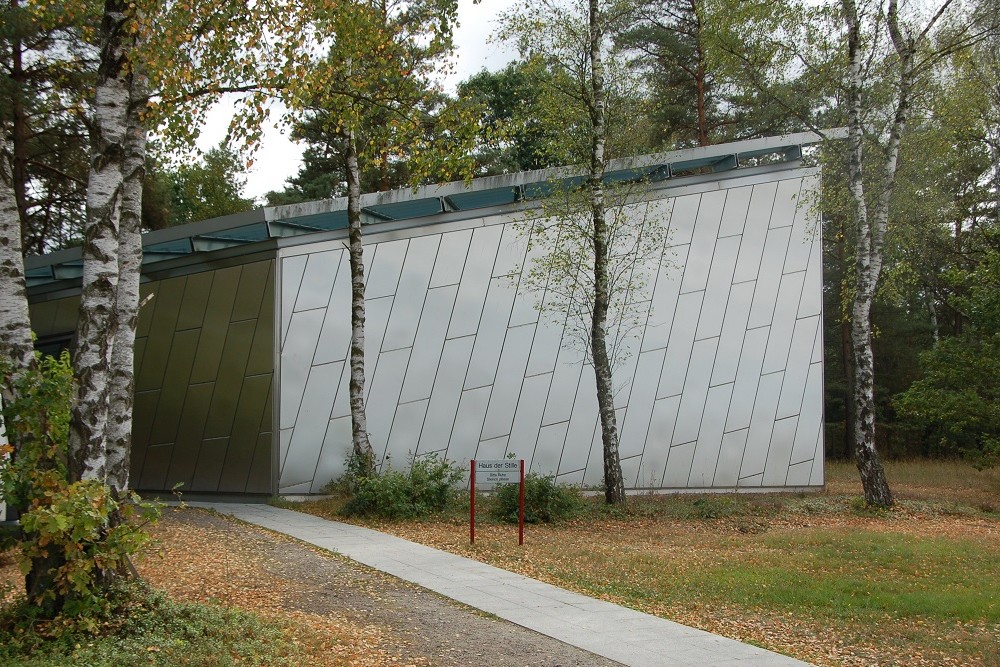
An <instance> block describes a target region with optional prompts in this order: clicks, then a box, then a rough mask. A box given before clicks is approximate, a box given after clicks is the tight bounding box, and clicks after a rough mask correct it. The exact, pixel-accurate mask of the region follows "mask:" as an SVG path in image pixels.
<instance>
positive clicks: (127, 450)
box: [106, 73, 146, 492]
mask: <svg viewBox="0 0 1000 667" xmlns="http://www.w3.org/2000/svg"><path fill="white" fill-rule="evenodd" d="M131 88H132V90H131V103H130V105H129V111H128V122H127V128H126V137H125V160H124V169H123V171H124V185H123V191H122V210H121V223H120V227H119V230H118V233H119V245H118V292H117V302H116V308H115V320H116V323H117V331H116V334H115V340H114V346H113V349H112V353H111V378H110V388H109V391H108V423H107V437H106V450H107V464H106V465H107V484H108V486H110V487H112V488H113V489H116V490H117V491H118V492H124V491H125V490H127V489H128V483H129V464H130V462H131V453H132V406H133V403H134V393H135V392H134V390H135V372H134V370H135V330H136V325H137V324H138V322H139V278H140V273H141V270H142V230H141V221H142V182H143V178H144V176H145V171H146V169H145V164H146V128H145V126H144V125H143V123H142V120H141V118H140V117H139V116H140V113H141V112H142V110H143V108H145V104H146V90H145V80H144V78H143V77H142V76H141V75H140V74H138V73H133V75H132V86H131Z"/></svg>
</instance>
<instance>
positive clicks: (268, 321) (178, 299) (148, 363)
mask: <svg viewBox="0 0 1000 667" xmlns="http://www.w3.org/2000/svg"><path fill="white" fill-rule="evenodd" d="M303 267H304V264H303ZM274 285H275V275H274V261H268V260H265V261H256V262H250V263H247V264H243V265H237V266H232V267H228V268H222V269H217V270H210V271H202V272H199V273H192V274H189V275H182V276H176V277H170V278H166V279H163V280H152V281H149V282H146V283H143V285H142V295H143V296H146V295H150V294H152V296H153V298H152V300H151V301H149V302H148V303H147V304H146V305H145V306H144V307H143V309H142V311H141V313H140V317H139V324H138V328H137V338H136V356H135V367H136V395H135V409H134V422H133V445H132V471H131V485H132V486H133V487H134V488H136V489H138V490H151V491H162V490H169V489H171V488H173V486H174V485H175V484H178V483H180V484H181V485H182V486H181V487H180V488H181V491H184V492H192V491H193V492H211V493H216V492H223V493H260V494H270V493H272V492H273V491H274V489H273V483H274V481H273V474H272V472H273V469H274V465H273V462H272V454H273V449H274V447H273V444H272V442H273V438H272V437H271V421H272V420H271V412H272V386H271V385H272V379H273V375H274V373H273V369H274V342H273V339H274V304H275V298H274ZM296 288H298V285H296ZM77 304H79V298H78V297H68V298H65V299H59V300H52V301H39V302H38V303H34V304H32V306H31V314H32V323H33V325H34V327H35V330H36V332H37V333H38V334H39V336H52V335H59V334H66V336H67V338H68V337H69V336H71V335H72V332H73V329H74V328H75V326H76V320H75V317H76V308H77ZM324 305H325V302H324ZM64 313H71V314H72V317H66V316H63V317H61V318H58V317H57V315H60V314H64ZM310 362H311V358H310V359H307V360H305V365H306V369H305V371H304V372H303V373H304V374H308V373H309V363H310ZM293 421H294V415H293ZM321 421H322V423H323V424H324V425H325V421H326V420H325V419H323V420H321ZM314 472H315V464H314V465H313V468H311V469H310V471H309V477H310V479H311V478H312V476H313V474H314Z"/></svg>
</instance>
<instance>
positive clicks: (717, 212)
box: [681, 190, 726, 294]
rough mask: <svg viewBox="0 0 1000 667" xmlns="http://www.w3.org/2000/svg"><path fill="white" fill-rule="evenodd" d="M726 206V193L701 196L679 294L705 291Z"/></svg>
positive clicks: (718, 192)
mask: <svg viewBox="0 0 1000 667" xmlns="http://www.w3.org/2000/svg"><path fill="white" fill-rule="evenodd" d="M725 204H726V191H725V190H718V191H716V192H706V193H705V194H703V195H702V196H701V206H699V208H698V222H697V224H696V225H695V228H694V236H693V238H692V239H691V252H690V253H689V254H688V260H687V263H686V264H685V265H684V282H683V283H682V284H681V294H684V293H685V292H694V291H697V290H703V289H705V286H706V285H707V284H708V273H709V270H710V269H711V267H712V254H713V251H714V250H715V243H716V240H717V238H718V235H719V224H720V223H721V222H722V209H723V207H724V206H725Z"/></svg>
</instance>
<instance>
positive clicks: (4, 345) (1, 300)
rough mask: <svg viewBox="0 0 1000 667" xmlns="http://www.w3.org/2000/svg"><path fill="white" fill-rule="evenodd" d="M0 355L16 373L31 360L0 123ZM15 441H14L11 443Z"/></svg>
mask: <svg viewBox="0 0 1000 667" xmlns="http://www.w3.org/2000/svg"><path fill="white" fill-rule="evenodd" d="M0 356H2V357H3V358H4V359H6V360H8V361H10V362H11V364H12V366H13V368H12V370H13V371H14V372H15V373H17V372H19V371H21V370H24V369H27V368H30V367H31V366H32V365H33V364H34V361H35V356H34V345H33V343H32V340H31V322H30V321H29V319H28V297H27V294H26V292H25V284H24V259H23V257H22V254H21V221H20V217H19V216H18V213H17V202H16V199H15V197H14V189H13V183H12V177H11V170H10V164H9V163H8V161H7V137H6V134H5V131H4V129H3V127H2V126H0ZM11 390H12V385H11V383H10V381H9V378H3V382H2V394H3V398H5V399H6V400H8V401H9V400H11V399H12V398H13V395H12V394H11ZM15 444H16V443H15Z"/></svg>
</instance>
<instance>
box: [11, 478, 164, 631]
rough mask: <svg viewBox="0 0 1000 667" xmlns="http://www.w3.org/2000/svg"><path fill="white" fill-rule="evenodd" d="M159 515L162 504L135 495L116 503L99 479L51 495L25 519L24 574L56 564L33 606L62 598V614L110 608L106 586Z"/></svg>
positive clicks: (78, 614)
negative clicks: (147, 525)
mask: <svg viewBox="0 0 1000 667" xmlns="http://www.w3.org/2000/svg"><path fill="white" fill-rule="evenodd" d="M158 516H159V508H158V506H156V505H152V504H149V503H143V502H142V501H141V500H140V499H139V496H138V495H136V494H134V493H130V494H128V495H127V496H126V497H125V498H123V499H118V498H116V497H115V495H114V494H113V493H112V492H111V490H110V489H109V488H108V487H107V486H105V485H104V484H103V483H102V482H100V481H99V480H85V481H80V482H74V483H72V484H69V485H67V486H63V487H61V488H57V489H54V490H51V491H47V492H46V493H45V499H44V500H41V501H36V502H35V503H34V504H33V506H32V507H31V509H29V510H28V512H26V513H25V514H24V515H23V516H22V517H21V527H22V529H23V530H24V534H25V537H26V539H25V540H24V541H23V542H22V544H21V559H20V565H21V572H22V573H24V574H28V573H29V572H30V571H31V569H32V568H33V567H38V565H39V564H40V563H52V564H53V565H55V567H54V568H53V570H52V571H51V572H50V575H51V581H50V582H49V583H50V586H48V587H46V588H45V590H43V591H41V592H40V595H39V596H38V597H37V598H36V599H35V600H34V602H35V603H37V604H40V605H43V606H44V605H45V604H46V603H47V602H55V601H57V600H58V601H61V602H62V613H63V614H64V615H67V616H75V617H79V618H81V619H85V618H89V617H92V616H93V615H94V614H95V613H96V612H98V611H99V610H101V609H102V608H104V606H105V604H106V598H105V595H104V590H103V589H104V585H105V584H106V583H107V582H108V580H109V579H110V577H112V576H113V574H114V573H117V572H121V571H123V570H124V568H125V567H126V564H127V562H128V558H129V556H131V555H132V554H134V553H136V552H137V551H138V550H139V548H140V547H141V546H142V545H143V544H145V543H146V542H147V541H148V539H149V536H148V535H147V534H146V532H145V531H144V530H143V526H144V524H145V523H146V522H148V521H152V520H155V519H156V518H158ZM53 558H54V560H51V561H50V560H49V559H53Z"/></svg>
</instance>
